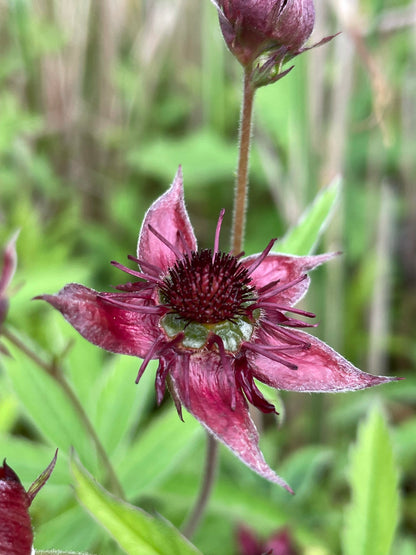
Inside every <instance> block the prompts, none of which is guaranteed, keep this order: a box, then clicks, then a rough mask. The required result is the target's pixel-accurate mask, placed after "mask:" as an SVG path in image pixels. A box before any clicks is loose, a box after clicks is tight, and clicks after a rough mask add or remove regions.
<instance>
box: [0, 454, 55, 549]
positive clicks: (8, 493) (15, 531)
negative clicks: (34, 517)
mask: <svg viewBox="0 0 416 555" xmlns="http://www.w3.org/2000/svg"><path fill="white" fill-rule="evenodd" d="M56 457H57V451H56V453H55V456H54V458H53V459H52V461H51V463H50V464H49V466H48V467H47V468H46V470H44V472H42V474H41V475H40V476H39V477H38V478H37V479H36V480H35V481H34V482H33V484H32V485H31V486H30V488H29V489H28V491H27V492H26V491H25V489H24V488H23V486H22V484H21V482H20V480H19V477H18V476H17V474H16V473H15V472H14V470H12V469H11V468H10V466H9V465H8V464H6V459H5V460H4V461H3V466H0V553H1V555H31V553H32V543H33V531H32V524H31V521H30V516H29V507H30V504H31V503H32V501H33V499H34V497H35V496H36V494H37V493H38V491H39V490H40V489H41V488H42V487H43V486H44V485H45V483H46V481H47V480H48V478H49V476H50V475H51V473H52V470H53V468H54V466H55V462H56Z"/></svg>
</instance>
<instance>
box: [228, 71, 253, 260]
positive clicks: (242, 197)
mask: <svg viewBox="0 0 416 555" xmlns="http://www.w3.org/2000/svg"><path fill="white" fill-rule="evenodd" d="M251 71H252V68H251V66H247V67H246V68H245V70H244V86H243V102H242V106H241V117H240V135H239V156H238V168H237V182H236V188H235V194H234V212H233V228H232V236H231V248H232V251H233V253H234V254H238V253H240V252H241V251H242V250H243V241H244V231H245V225H246V210H247V196H248V167H249V156H250V142H251V121H252V115H253V100H254V93H255V88H254V86H253V84H252V82H251Z"/></svg>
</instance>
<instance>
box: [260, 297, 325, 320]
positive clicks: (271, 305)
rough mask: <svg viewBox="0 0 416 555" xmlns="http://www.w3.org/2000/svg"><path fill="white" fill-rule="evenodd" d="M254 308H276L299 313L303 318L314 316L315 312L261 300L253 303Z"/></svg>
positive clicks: (280, 310)
mask: <svg viewBox="0 0 416 555" xmlns="http://www.w3.org/2000/svg"><path fill="white" fill-rule="evenodd" d="M254 308H267V309H269V310H277V311H279V312H292V313H293V314H300V315H301V316H305V318H316V314H314V313H313V312H307V311H306V310H301V309H299V308H293V307H288V306H279V305H275V304H274V303H268V302H262V301H260V302H258V303H255V305H254Z"/></svg>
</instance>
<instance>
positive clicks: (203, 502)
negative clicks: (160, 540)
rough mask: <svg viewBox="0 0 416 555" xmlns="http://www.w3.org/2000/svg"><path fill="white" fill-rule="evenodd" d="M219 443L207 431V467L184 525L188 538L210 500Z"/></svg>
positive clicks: (183, 528) (183, 529)
mask: <svg viewBox="0 0 416 555" xmlns="http://www.w3.org/2000/svg"><path fill="white" fill-rule="evenodd" d="M217 455H218V443H217V440H216V439H215V438H214V437H212V435H210V434H208V433H207V451H206V458H205V469H204V475H203V478H202V483H201V489H200V492H199V495H198V498H197V500H196V503H195V505H194V507H193V509H192V511H191V513H190V514H189V516H188V518H187V520H186V522H185V524H184V525H183V526H182V533H183V534H184V536H186V537H187V538H191V537H192V535H193V534H194V532H195V530H196V529H197V527H198V525H199V523H200V521H201V518H202V516H203V514H204V512H205V509H206V506H207V504H208V500H209V497H210V494H211V491H212V487H213V485H214V481H215V470H216V467H217Z"/></svg>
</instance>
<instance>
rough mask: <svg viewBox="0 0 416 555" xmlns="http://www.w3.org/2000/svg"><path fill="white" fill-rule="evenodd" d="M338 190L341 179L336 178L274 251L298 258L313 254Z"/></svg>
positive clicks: (331, 210)
mask: <svg viewBox="0 0 416 555" xmlns="http://www.w3.org/2000/svg"><path fill="white" fill-rule="evenodd" d="M340 189H341V178H340V177H336V178H335V179H334V180H333V181H332V182H331V183H330V184H329V185H328V187H326V188H325V189H323V190H322V191H321V192H320V193H319V194H318V196H317V197H316V198H315V200H314V201H313V203H312V204H311V205H310V206H309V207H308V208H307V209H306V210H305V212H304V213H303V214H302V216H301V218H300V220H299V222H298V224H297V225H296V226H295V227H293V228H292V229H290V230H289V231H288V232H287V234H286V235H285V236H284V237H283V239H282V240H281V241H279V242H278V243H277V245H276V247H275V249H274V250H275V251H276V252H281V253H288V254H295V255H299V256H302V255H307V254H310V253H311V252H313V251H314V249H315V247H316V245H317V243H318V241H319V239H320V237H321V235H322V233H323V232H324V231H325V229H326V226H327V225H328V223H329V221H330V219H331V217H332V214H333V212H334V209H335V207H336V205H337V200H338V197H339V193H340Z"/></svg>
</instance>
